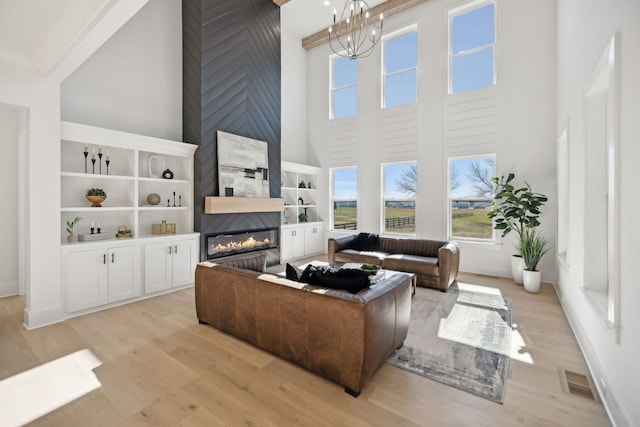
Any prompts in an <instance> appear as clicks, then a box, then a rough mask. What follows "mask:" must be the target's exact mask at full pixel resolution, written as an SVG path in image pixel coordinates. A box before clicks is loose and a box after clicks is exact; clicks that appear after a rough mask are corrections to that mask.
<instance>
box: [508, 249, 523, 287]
mask: <svg viewBox="0 0 640 427" xmlns="http://www.w3.org/2000/svg"><path fill="white" fill-rule="evenodd" d="M522 270H524V260H523V259H522V257H521V256H519V255H511V277H513V281H514V282H516V283H517V284H518V285H522V283H523V282H522Z"/></svg>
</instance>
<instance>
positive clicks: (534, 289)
mask: <svg viewBox="0 0 640 427" xmlns="http://www.w3.org/2000/svg"><path fill="white" fill-rule="evenodd" d="M522 279H523V282H524V290H525V291H527V292H531V293H532V294H537V293H538V291H540V272H539V271H529V270H523V271H522Z"/></svg>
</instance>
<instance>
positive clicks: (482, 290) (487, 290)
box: [458, 281, 502, 295]
mask: <svg viewBox="0 0 640 427" xmlns="http://www.w3.org/2000/svg"><path fill="white" fill-rule="evenodd" d="M458 289H461V290H463V291H468V292H475V293H478V294H490V295H502V293H501V292H500V289H498V288H492V287H490V286H482V285H472V284H471V283H464V282H460V281H458Z"/></svg>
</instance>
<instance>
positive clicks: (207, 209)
mask: <svg viewBox="0 0 640 427" xmlns="http://www.w3.org/2000/svg"><path fill="white" fill-rule="evenodd" d="M283 210H284V199H282V198H274V197H213V196H212V197H205V198H204V213H206V214H234V213H252V212H254V213H255V212H282V211H283Z"/></svg>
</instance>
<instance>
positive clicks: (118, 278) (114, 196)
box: [60, 122, 199, 315]
mask: <svg viewBox="0 0 640 427" xmlns="http://www.w3.org/2000/svg"><path fill="white" fill-rule="evenodd" d="M196 148H197V146H196V145H192V144H187V143H183V142H177V141H170V140H166V139H160V138H154V137H149V136H144V135H136V134H131V133H127V132H121V131H115V130H111V129H103V128H97V127H93V126H87V125H83V124H78V123H70V122H62V125H61V142H60V149H61V169H60V184H61V185H60V189H61V193H60V221H61V224H60V242H61V255H62V260H63V266H62V267H63V268H62V274H63V283H65V285H66V287H67V289H66V292H65V310H66V311H67V312H68V313H70V315H75V314H82V313H83V312H86V311H94V310H97V309H101V308H105V307H109V306H111V305H113V304H115V303H122V302H123V301H125V302H126V301H128V300H136V299H140V298H143V297H147V296H152V295H154V294H158V293H163V292H168V291H171V290H174V289H176V288H182V287H185V286H189V285H192V284H193V272H194V270H195V265H196V263H197V262H198V260H199V250H198V248H199V234H198V233H194V231H193V194H194V191H193V156H194V153H195V150H196ZM85 150H86V151H88V152H89V154H88V156H87V159H86V163H85V156H84V151H85ZM94 150H95V159H96V163H95V166H94V165H92V163H91V159H92V157H93V156H94ZM100 152H101V153H102V159H99V156H98V154H99V153H100ZM107 157H108V160H109V168H108V174H107V166H106V160H107ZM85 167H86V169H85ZM166 169H169V170H170V171H171V172H172V173H173V178H172V179H165V178H163V177H162V172H163V171H164V170H166ZM89 188H102V189H103V190H104V191H105V193H106V194H107V198H106V200H105V201H104V202H102V207H91V203H90V202H89V201H88V200H87V199H86V198H85V194H86V192H87V190H88V189H89ZM152 193H155V194H158V195H159V196H160V203H159V204H157V205H151V204H150V203H149V202H148V201H147V197H148V196H149V194H152ZM75 217H80V218H82V219H81V220H80V221H79V222H78V223H77V224H76V226H75V228H74V232H75V234H90V227H91V224H92V223H93V225H94V228H95V229H97V227H98V225H99V226H100V228H101V234H102V237H105V239H101V240H96V241H80V242H77V243H68V242H67V232H66V230H65V224H66V221H72V220H73V219H74V218H75ZM163 220H165V221H166V222H167V223H169V224H175V225H176V233H175V234H167V235H153V234H152V232H151V228H152V224H159V223H161V222H162V221H163ZM122 228H126V229H128V230H131V232H132V236H131V238H117V237H116V233H117V232H118V229H122ZM94 231H95V230H94Z"/></svg>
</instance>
